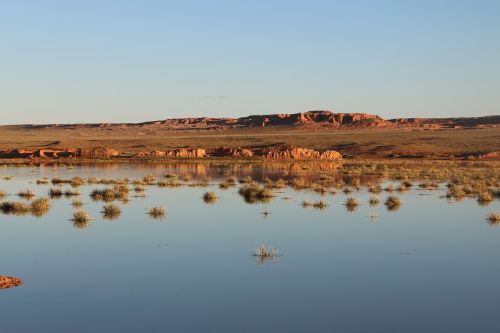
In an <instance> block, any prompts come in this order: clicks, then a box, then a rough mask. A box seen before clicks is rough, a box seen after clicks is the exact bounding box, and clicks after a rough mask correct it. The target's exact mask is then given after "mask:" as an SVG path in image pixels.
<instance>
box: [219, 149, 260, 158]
mask: <svg viewBox="0 0 500 333" xmlns="http://www.w3.org/2000/svg"><path fill="white" fill-rule="evenodd" d="M210 155H211V156H215V157H252V156H254V152H253V151H252V150H251V149H248V148H241V147H237V148H226V147H221V148H217V149H213V150H212V151H211V152H210Z"/></svg>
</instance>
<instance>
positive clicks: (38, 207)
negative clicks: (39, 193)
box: [30, 198, 50, 217]
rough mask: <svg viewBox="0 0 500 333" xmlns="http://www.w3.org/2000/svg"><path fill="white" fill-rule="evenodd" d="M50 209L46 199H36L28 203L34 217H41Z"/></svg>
mask: <svg viewBox="0 0 500 333" xmlns="http://www.w3.org/2000/svg"><path fill="white" fill-rule="evenodd" d="M49 209H50V201H49V199H48V198H38V199H35V200H33V201H32V202H31V203H30V210H31V213H32V214H33V215H35V216H38V217H39V216H43V215H45V214H47V213H48V211H49Z"/></svg>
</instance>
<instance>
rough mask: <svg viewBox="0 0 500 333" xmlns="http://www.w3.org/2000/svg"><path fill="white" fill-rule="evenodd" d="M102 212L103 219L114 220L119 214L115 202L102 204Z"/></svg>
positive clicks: (118, 208) (119, 211)
mask: <svg viewBox="0 0 500 333" xmlns="http://www.w3.org/2000/svg"><path fill="white" fill-rule="evenodd" d="M102 214H103V216H104V218H105V219H108V220H114V219H116V218H118V217H119V216H120V214H121V210H120V207H118V205H115V204H107V205H104V206H102Z"/></svg>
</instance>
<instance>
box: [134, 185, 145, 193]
mask: <svg viewBox="0 0 500 333" xmlns="http://www.w3.org/2000/svg"><path fill="white" fill-rule="evenodd" d="M134 191H135V192H136V193H143V192H144V191H146V188H145V187H144V185H136V186H135V187H134Z"/></svg>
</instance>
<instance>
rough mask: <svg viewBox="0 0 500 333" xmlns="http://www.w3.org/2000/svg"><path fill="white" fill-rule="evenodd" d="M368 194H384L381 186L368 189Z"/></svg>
mask: <svg viewBox="0 0 500 333" xmlns="http://www.w3.org/2000/svg"><path fill="white" fill-rule="evenodd" d="M368 192H371V193H380V192H382V187H381V186H380V185H378V184H377V185H374V186H371V187H369V188H368Z"/></svg>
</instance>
